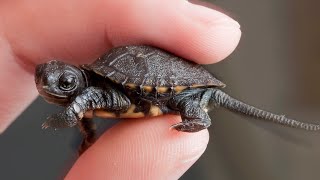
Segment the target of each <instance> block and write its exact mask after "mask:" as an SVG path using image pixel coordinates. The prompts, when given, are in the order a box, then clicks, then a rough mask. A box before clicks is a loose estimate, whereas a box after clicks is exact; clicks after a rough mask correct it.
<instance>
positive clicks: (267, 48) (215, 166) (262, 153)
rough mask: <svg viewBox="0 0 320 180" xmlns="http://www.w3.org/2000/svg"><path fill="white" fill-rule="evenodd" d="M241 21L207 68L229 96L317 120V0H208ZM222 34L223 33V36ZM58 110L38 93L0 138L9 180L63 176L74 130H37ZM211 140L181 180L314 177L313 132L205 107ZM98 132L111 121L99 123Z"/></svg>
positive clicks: (318, 145) (1, 165)
mask: <svg viewBox="0 0 320 180" xmlns="http://www.w3.org/2000/svg"><path fill="white" fill-rule="evenodd" d="M211 2H212V3H214V4H215V5H217V6H219V7H221V9H223V10H222V11H224V12H225V13H227V14H229V15H230V16H232V17H233V18H234V19H236V20H237V21H238V22H239V23H240V24H241V29H242V39H241V41H240V44H239V46H238V48H237V49H236V50H235V52H234V53H233V54H232V55H231V56H229V57H228V60H226V61H223V62H221V63H218V64H215V65H209V66H207V68H208V69H209V70H210V71H211V72H213V73H214V74H215V75H217V77H219V79H222V80H223V81H224V82H225V83H226V84H227V88H226V89H225V90H226V92H227V93H229V94H230V95H232V96H234V97H236V98H238V99H241V100H243V101H245V102H247V103H249V104H252V105H256V106H258V107H260V108H263V109H266V110H269V111H272V112H276V113H280V114H286V115H287V116H288V117H292V118H295V119H298V120H301V121H307V122H314V123H315V122H320V118H319V116H320V112H319V109H320V85H319V84H318V82H319V80H318V77H320V71H319V69H320V60H319V57H320V11H319V9H318V8H319V7H320V1H312V0H309V1H301V0H282V1H279V0H268V1H266V0H241V1H237V0H215V1H211ZM226 38H228V37H226ZM58 110H59V109H58V108H57V107H55V106H52V105H49V104H47V103H45V102H44V101H43V100H42V99H40V98H38V99H37V100H36V101H35V102H34V103H33V104H32V105H31V106H30V107H29V108H28V109H27V110H26V111H25V112H24V113H23V114H22V115H21V116H20V117H19V118H18V119H17V120H16V121H15V122H14V123H13V124H12V125H11V127H10V128H9V129H8V130H7V131H6V132H5V133H4V134H3V135H1V136H0V147H1V148H0V159H1V161H0V169H1V175H2V176H3V177H8V179H46V180H51V179H52V180H55V179H62V178H63V176H64V175H65V174H66V172H67V171H68V169H69V168H70V167H71V165H72V163H73V162H74V161H75V160H76V153H75V152H76V149H77V147H78V145H79V143H80V134H79V132H78V131H77V129H66V130H59V131H43V130H42V129H41V128H40V126H41V124H42V123H43V121H44V120H45V119H46V117H47V116H48V115H49V114H52V113H53V112H56V111H58ZM211 117H212V119H213V126H212V127H211V128H210V129H209V131H210V136H211V137H210V138H211V139H210V143H209V145H208V149H207V151H206V152H205V153H204V155H203V156H202V157H201V158H200V160H199V161H198V162H197V163H196V164H195V165H194V166H193V167H192V168H191V169H190V170H189V171H188V172H187V173H186V174H185V175H184V176H183V177H181V179H182V180H191V179H203V180H212V179H217V180H256V179H259V180H270V179H272V180H301V179H304V180H318V179H320V175H319V170H320V165H319V164H320V163H319V162H320V154H319V152H320V142H319V139H320V133H319V132H306V131H303V130H298V129H292V128H286V127H283V126H280V125H277V124H273V123H267V122H264V121H257V120H255V119H252V118H248V117H244V116H241V115H238V114H234V113H231V112H229V111H227V110H224V109H222V108H220V109H217V110H215V111H214V112H212V113H211ZM97 122H98V127H99V129H98V131H99V132H103V131H105V130H106V129H107V128H108V127H110V126H112V125H113V124H114V123H116V121H99V120H97Z"/></svg>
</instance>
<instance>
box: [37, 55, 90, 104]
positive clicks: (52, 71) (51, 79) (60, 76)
mask: <svg viewBox="0 0 320 180" xmlns="http://www.w3.org/2000/svg"><path fill="white" fill-rule="evenodd" d="M35 83H36V86H37V89H38V91H39V94H40V96H42V97H43V98H44V99H45V100H46V101H48V102H49V103H53V104H58V105H63V106H64V105H67V104H69V103H70V102H71V100H72V99H74V98H75V97H76V96H77V95H78V94H79V93H81V91H82V90H83V89H84V88H85V87H87V79H86V75H85V73H84V72H83V71H82V70H81V69H79V68H78V67H76V66H73V65H70V64H66V63H64V62H61V61H56V60H52V61H49V62H47V63H44V64H39V65H37V66H36V70H35Z"/></svg>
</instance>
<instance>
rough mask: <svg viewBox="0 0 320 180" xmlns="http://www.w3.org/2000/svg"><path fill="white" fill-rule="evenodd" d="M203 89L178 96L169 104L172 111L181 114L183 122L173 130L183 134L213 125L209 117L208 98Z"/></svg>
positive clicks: (191, 90) (188, 91)
mask: <svg viewBox="0 0 320 180" xmlns="http://www.w3.org/2000/svg"><path fill="white" fill-rule="evenodd" d="M207 96H208V95H207V93H206V91H204V90H202V89H200V90H199V89H190V90H186V91H185V92H183V93H180V94H178V95H176V96H175V97H174V98H173V99H172V100H171V101H170V103H169V106H170V107H171V108H172V109H175V110H177V111H179V112H180V115H181V118H182V122H180V123H177V124H174V125H173V126H172V128H174V129H176V130H178V131H183V132H198V131H201V130H203V129H206V128H208V127H209V126H210V125H211V119H210V117H209V115H208V113H207V112H206V111H207V109H206V108H207V105H208V97H207Z"/></svg>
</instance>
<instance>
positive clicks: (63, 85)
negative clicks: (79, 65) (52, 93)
mask: <svg viewBox="0 0 320 180" xmlns="http://www.w3.org/2000/svg"><path fill="white" fill-rule="evenodd" d="M76 85H77V82H76V77H75V76H74V75H73V74H70V73H64V74H62V75H61V76H60V79H59V88H60V89H61V90H63V91H71V90H73V89H74V88H75V87H76Z"/></svg>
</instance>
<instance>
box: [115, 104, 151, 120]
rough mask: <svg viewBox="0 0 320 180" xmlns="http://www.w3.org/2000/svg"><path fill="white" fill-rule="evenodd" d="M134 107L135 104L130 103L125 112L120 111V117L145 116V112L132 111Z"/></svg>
mask: <svg viewBox="0 0 320 180" xmlns="http://www.w3.org/2000/svg"><path fill="white" fill-rule="evenodd" d="M135 109H136V105H134V104H132V105H131V106H130V107H129V109H128V110H127V112H125V113H121V114H120V118H142V117H145V114H144V113H143V112H134V110H135Z"/></svg>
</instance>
